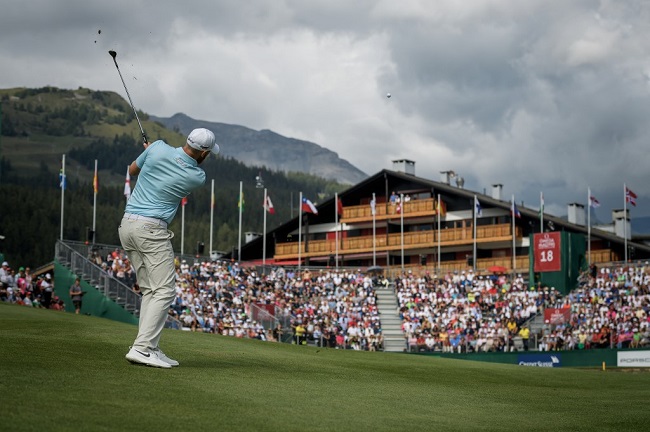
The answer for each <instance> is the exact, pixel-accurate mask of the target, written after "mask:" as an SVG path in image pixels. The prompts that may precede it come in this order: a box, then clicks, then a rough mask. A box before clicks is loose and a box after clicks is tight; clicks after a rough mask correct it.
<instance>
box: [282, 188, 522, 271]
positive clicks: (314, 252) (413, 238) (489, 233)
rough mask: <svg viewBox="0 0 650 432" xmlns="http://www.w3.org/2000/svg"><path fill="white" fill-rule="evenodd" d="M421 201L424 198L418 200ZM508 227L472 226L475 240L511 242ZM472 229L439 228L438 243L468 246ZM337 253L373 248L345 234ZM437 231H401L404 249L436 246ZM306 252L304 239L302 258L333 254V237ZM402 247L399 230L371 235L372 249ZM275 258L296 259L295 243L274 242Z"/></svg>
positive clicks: (362, 239)
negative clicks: (402, 232)
mask: <svg viewBox="0 0 650 432" xmlns="http://www.w3.org/2000/svg"><path fill="white" fill-rule="evenodd" d="M422 201H424V200H422ZM511 230H512V227H511V225H510V224H500V225H486V226H479V227H477V228H476V243H477V244H481V243H499V242H511V241H512V234H511ZM472 233H473V228H472V227H466V228H447V229H444V230H441V231H440V246H441V247H445V246H459V245H471V244H473V242H474V240H473V237H472ZM516 235H517V238H521V237H522V229H521V228H520V227H516ZM339 241H340V244H339V249H338V251H339V254H344V255H345V254H356V253H366V252H369V251H372V250H373V240H372V236H363V237H349V238H342V239H340V240H339ZM437 246H438V231H437V230H431V231H416V232H405V233H404V249H405V250H409V249H423V248H429V249H433V248H437ZM308 247H309V251H308V252H307V251H305V242H302V244H301V251H300V255H301V257H302V258H311V257H318V256H324V255H331V254H334V253H335V251H336V242H335V240H333V239H331V240H329V239H328V240H310V241H309V245H308ZM401 248H402V237H401V233H392V234H388V235H385V234H383V235H378V236H376V238H375V250H376V252H378V253H379V252H387V251H398V250H401ZM274 258H275V259H276V260H286V259H296V258H298V242H290V243H278V244H276V245H275V255H274Z"/></svg>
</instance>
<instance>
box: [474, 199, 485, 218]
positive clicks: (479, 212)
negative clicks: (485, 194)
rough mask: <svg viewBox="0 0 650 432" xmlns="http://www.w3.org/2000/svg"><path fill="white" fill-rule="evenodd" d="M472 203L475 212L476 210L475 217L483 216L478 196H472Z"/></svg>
mask: <svg viewBox="0 0 650 432" xmlns="http://www.w3.org/2000/svg"><path fill="white" fill-rule="evenodd" d="M474 205H475V209H474V210H475V212H476V217H481V216H483V209H482V208H481V203H480V202H479V200H478V198H476V196H475V197H474Z"/></svg>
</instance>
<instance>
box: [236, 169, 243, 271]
mask: <svg viewBox="0 0 650 432" xmlns="http://www.w3.org/2000/svg"><path fill="white" fill-rule="evenodd" d="M243 195H244V182H243V181H240V182H239V236H238V238H237V261H238V262H241V219H242V210H243V208H244V199H243V198H244V197H243Z"/></svg>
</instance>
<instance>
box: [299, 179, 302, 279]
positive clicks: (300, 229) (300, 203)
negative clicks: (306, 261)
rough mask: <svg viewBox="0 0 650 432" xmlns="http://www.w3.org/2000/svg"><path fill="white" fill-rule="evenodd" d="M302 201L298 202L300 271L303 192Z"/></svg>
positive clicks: (300, 259)
mask: <svg viewBox="0 0 650 432" xmlns="http://www.w3.org/2000/svg"><path fill="white" fill-rule="evenodd" d="M299 200H300V201H298V271H300V263H301V261H302V250H301V249H302V191H301V192H300V198H299Z"/></svg>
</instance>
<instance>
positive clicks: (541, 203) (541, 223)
mask: <svg viewBox="0 0 650 432" xmlns="http://www.w3.org/2000/svg"><path fill="white" fill-rule="evenodd" d="M539 232H541V233H543V232H544V192H540V193H539Z"/></svg>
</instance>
